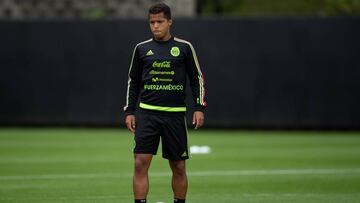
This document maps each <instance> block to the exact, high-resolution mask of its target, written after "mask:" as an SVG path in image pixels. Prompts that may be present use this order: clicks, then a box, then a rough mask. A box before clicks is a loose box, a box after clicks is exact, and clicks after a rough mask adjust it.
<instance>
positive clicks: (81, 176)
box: [0, 169, 360, 180]
mask: <svg viewBox="0 0 360 203" xmlns="http://www.w3.org/2000/svg"><path fill="white" fill-rule="evenodd" d="M358 173H360V169H269V170H231V171H194V172H188V176H204V177H207V176H258V175H326V174H358ZM170 175H171V173H170V172H155V173H150V176H152V177H166V176H170ZM131 176H132V174H130V173H123V174H121V173H105V174H102V173H93V174H47V175H23V176H0V180H46V179H93V178H129V177H131Z"/></svg>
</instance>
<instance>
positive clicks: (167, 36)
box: [155, 33, 172, 42]
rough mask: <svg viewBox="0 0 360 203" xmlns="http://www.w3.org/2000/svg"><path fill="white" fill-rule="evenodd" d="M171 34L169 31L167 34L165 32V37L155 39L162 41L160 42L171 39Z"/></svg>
mask: <svg viewBox="0 0 360 203" xmlns="http://www.w3.org/2000/svg"><path fill="white" fill-rule="evenodd" d="M171 37H172V36H171V34H170V33H169V34H167V35H166V36H165V37H163V38H160V39H158V38H155V40H156V41H162V42H166V41H168V40H169V39H171Z"/></svg>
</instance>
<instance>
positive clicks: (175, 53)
mask: <svg viewBox="0 0 360 203" xmlns="http://www.w3.org/2000/svg"><path fill="white" fill-rule="evenodd" d="M170 53H171V55H173V56H175V57H177V56H179V55H180V49H179V47H172V48H171V50H170Z"/></svg>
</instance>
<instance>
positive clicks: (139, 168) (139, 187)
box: [133, 154, 153, 200]
mask: <svg viewBox="0 0 360 203" xmlns="http://www.w3.org/2000/svg"><path fill="white" fill-rule="evenodd" d="M152 156H153V155H152V154H135V167H134V177H133V192H134V198H135V199H137V200H144V199H146V196H147V194H148V191H149V177H148V170H149V167H150V163H151V160H152Z"/></svg>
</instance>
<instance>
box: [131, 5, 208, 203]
mask: <svg viewBox="0 0 360 203" xmlns="http://www.w3.org/2000/svg"><path fill="white" fill-rule="evenodd" d="M148 18H149V23H150V29H151V32H152V33H153V38H151V39H149V40H147V41H144V42H141V43H139V44H137V45H136V46H135V48H134V51H133V54H132V59H131V64H130V70H129V80H128V89H127V97H126V106H125V107H124V111H125V114H126V118H125V123H126V126H127V128H128V129H129V130H130V131H131V132H133V133H135V148H134V157H135V166H134V176H133V192H134V198H135V203H139V202H141V203H144V202H146V197H147V193H148V190H149V180H148V169H149V166H150V163H151V160H152V157H153V155H155V154H156V152H157V149H158V146H159V141H160V138H161V142H162V151H163V157H164V158H165V159H168V160H169V165H170V168H171V170H172V189H173V193H174V202H176V203H183V202H185V198H186V192H187V186H188V181H187V176H186V170H185V160H186V159H188V158H189V149H188V147H189V146H188V140H187V129H186V122H185V111H186V105H185V93H186V91H185V87H186V77H187V76H188V78H189V80H190V86H191V88H192V93H193V100H194V103H195V107H194V108H195V112H194V115H193V124H194V125H195V129H198V128H200V127H201V126H202V125H203V123H204V113H203V111H204V109H205V107H206V102H205V100H204V96H205V89H204V80H203V75H202V73H201V70H200V66H199V62H198V60H197V57H196V54H195V50H194V48H193V46H192V45H191V44H190V43H189V42H187V41H184V40H181V39H178V38H176V37H173V36H172V35H171V34H170V27H171V25H172V20H171V11H170V8H169V7H168V6H167V5H166V4H163V3H159V4H155V5H153V6H152V7H151V8H150V9H149V14H148ZM139 98H140V102H139V108H138V109H137V110H136V115H135V109H136V106H137V104H138V99H139Z"/></svg>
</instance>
